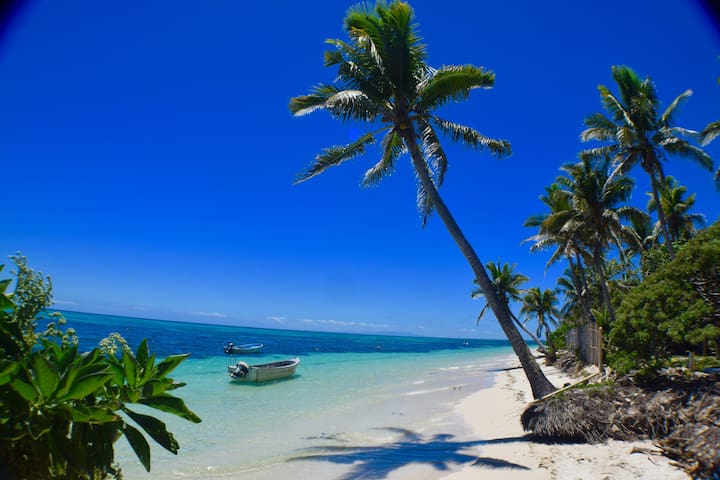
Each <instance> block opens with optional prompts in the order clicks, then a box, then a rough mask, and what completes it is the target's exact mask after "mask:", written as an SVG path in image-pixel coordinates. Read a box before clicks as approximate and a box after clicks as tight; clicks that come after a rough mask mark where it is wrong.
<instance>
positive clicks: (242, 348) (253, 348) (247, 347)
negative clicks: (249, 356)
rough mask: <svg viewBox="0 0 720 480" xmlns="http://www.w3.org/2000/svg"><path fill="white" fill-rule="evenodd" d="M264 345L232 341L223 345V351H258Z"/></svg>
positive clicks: (230, 352) (229, 352)
mask: <svg viewBox="0 0 720 480" xmlns="http://www.w3.org/2000/svg"><path fill="white" fill-rule="evenodd" d="M263 347H264V345H263V344H262V343H246V344H244V345H235V344H234V343H233V342H230V343H228V344H227V345H225V348H224V350H225V353H228V354H232V353H260V351H261V350H262V349H263Z"/></svg>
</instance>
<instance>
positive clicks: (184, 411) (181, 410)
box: [139, 395, 202, 423]
mask: <svg viewBox="0 0 720 480" xmlns="http://www.w3.org/2000/svg"><path fill="white" fill-rule="evenodd" d="M139 403H142V404H143V405H147V406H148V407H152V408H155V409H157V410H162V411H163V412H168V413H172V414H173V415H177V416H178V417H182V418H184V419H186V420H190V421H191V422H194V423H200V422H201V421H202V420H201V419H200V417H198V416H197V415H196V414H195V413H193V412H192V411H191V410H190V409H189V408H187V406H185V402H184V401H183V400H182V399H181V398H177V397H173V396H172V395H158V396H156V397H151V398H142V399H140V402H139Z"/></svg>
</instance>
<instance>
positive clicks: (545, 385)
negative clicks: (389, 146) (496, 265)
mask: <svg viewBox="0 0 720 480" xmlns="http://www.w3.org/2000/svg"><path fill="white" fill-rule="evenodd" d="M400 135H401V136H402V137H403V140H404V141H405V145H406V146H407V148H408V151H409V152H410V157H411V158H412V163H413V166H414V167H415V171H416V172H417V174H418V177H419V178H420V182H421V184H422V187H423V188H424V189H425V193H426V194H427V195H428V198H429V199H430V202H432V206H433V207H434V208H435V211H436V212H437V213H438V215H439V216H440V218H441V219H442V221H443V223H444V224H445V227H446V228H447V230H448V232H449V233H450V235H451V236H452V238H453V240H455V243H456V244H457V246H458V248H459V249H460V251H461V252H462V254H463V255H464V256H465V258H466V259H467V261H468V263H469V264H470V268H472V270H473V273H474V274H475V277H476V278H477V282H478V285H480V288H481V289H482V291H483V295H485V299H486V300H487V302H488V304H489V305H490V308H491V309H492V311H493V313H494V314H495V318H497V320H498V323H500V327H501V328H502V329H503V332H504V333H505V336H506V337H507V339H508V340H509V341H510V345H511V346H512V348H513V350H514V351H515V354H516V355H517V357H518V359H519V360H520V364H521V365H522V368H523V371H524V372H525V376H526V377H527V379H528V381H529V382H530V388H531V390H532V394H533V397H534V398H536V399H537V398H540V397H543V396H545V395H547V394H549V393H552V392H553V391H555V386H554V385H553V384H552V383H550V381H549V380H548V379H547V377H545V374H543V372H542V370H541V369H540V366H539V365H538V364H537V362H536V361H535V357H533V356H532V354H531V353H530V349H529V348H528V346H527V344H526V343H525V341H524V340H523V338H522V336H521V335H520V333H519V332H518V331H517V328H515V325H514V324H513V321H512V317H511V312H510V309H509V308H508V306H507V305H505V304H504V303H503V302H502V301H500V299H499V298H498V296H497V293H496V292H495V289H494V288H493V285H492V282H491V281H490V278H489V277H488V275H487V272H486V271H485V267H484V266H483V264H482V262H480V259H479V258H478V256H477V254H476V253H475V250H474V249H473V248H472V246H471V245H470V243H469V242H468V241H467V239H466V238H465V235H464V234H463V233H462V231H461V230H460V227H459V226H458V224H457V223H456V222H455V219H454V218H453V216H452V214H451V213H450V210H448V208H447V206H446V205H445V202H443V200H442V198H440V194H439V193H438V191H437V188H435V184H434V183H433V181H432V179H431V178H430V174H429V172H428V170H427V165H426V164H425V160H424V158H423V154H422V152H421V151H420V148H419V147H418V145H417V142H416V141H415V132H414V131H413V130H412V129H411V128H409V127H408V128H405V129H403V130H402V131H401V132H400Z"/></svg>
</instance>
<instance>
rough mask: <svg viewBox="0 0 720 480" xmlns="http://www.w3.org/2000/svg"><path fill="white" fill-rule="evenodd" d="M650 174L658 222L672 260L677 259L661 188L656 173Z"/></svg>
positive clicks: (651, 163)
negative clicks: (661, 199) (664, 209)
mask: <svg viewBox="0 0 720 480" xmlns="http://www.w3.org/2000/svg"><path fill="white" fill-rule="evenodd" d="M655 163H656V162H646V164H648V165H654V164H655ZM648 173H649V174H650V184H651V185H652V195H653V200H655V205H656V206H657V208H656V209H655V210H656V211H657V214H658V221H659V222H660V228H661V229H662V232H663V238H665V245H666V246H667V249H668V253H669V254H670V259H671V260H672V259H674V258H675V249H674V248H673V244H672V239H671V238H670V233H669V232H668V225H667V219H666V218H665V212H664V211H663V208H662V203H660V187H659V185H658V181H657V177H656V176H655V172H653V171H652V169H650V170H649V171H648Z"/></svg>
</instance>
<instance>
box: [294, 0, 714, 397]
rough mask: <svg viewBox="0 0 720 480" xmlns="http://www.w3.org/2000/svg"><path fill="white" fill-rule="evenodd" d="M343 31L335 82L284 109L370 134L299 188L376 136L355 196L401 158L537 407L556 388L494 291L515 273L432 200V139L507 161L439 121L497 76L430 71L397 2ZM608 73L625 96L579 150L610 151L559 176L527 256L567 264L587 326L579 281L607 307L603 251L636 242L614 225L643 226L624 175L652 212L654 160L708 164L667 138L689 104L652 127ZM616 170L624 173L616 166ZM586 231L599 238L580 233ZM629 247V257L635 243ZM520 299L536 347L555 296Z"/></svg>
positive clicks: (440, 160) (498, 147) (598, 120)
mask: <svg viewBox="0 0 720 480" xmlns="http://www.w3.org/2000/svg"><path fill="white" fill-rule="evenodd" d="M344 29H345V31H346V33H347V35H348V39H349V40H348V41H344V40H339V39H332V40H328V41H327V43H328V44H329V45H330V46H331V47H332V48H333V49H332V50H330V51H327V52H325V66H327V67H333V68H336V69H337V77H336V80H335V82H333V83H331V84H319V85H316V86H315V87H314V88H313V89H312V91H311V92H310V93H309V94H307V95H301V96H298V97H295V98H292V99H291V100H290V104H289V108H290V111H291V112H292V113H293V114H294V115H298V116H299V115H305V114H308V113H311V112H314V111H317V110H325V111H327V112H329V113H330V115H331V116H333V117H334V118H337V119H339V120H341V121H345V122H347V121H353V122H360V123H364V124H367V125H368V126H369V130H368V131H367V132H366V133H364V134H362V135H360V136H359V137H358V138H357V139H356V140H355V141H353V142H351V143H349V144H346V145H339V146H338V145H336V146H332V147H329V148H326V149H324V150H323V151H322V152H321V153H320V154H318V155H317V156H316V157H315V161H314V162H312V163H311V165H310V166H309V167H308V168H307V169H306V170H305V171H303V172H301V173H300V174H299V175H298V177H297V182H303V181H305V180H308V179H310V178H312V177H314V176H316V175H318V174H320V173H322V172H324V171H325V170H327V169H329V168H330V167H333V166H337V165H340V164H341V163H343V162H345V161H347V160H349V159H352V158H355V157H357V156H360V155H363V154H364V153H365V152H366V149H367V147H368V146H369V145H370V144H373V143H376V141H377V140H376V137H377V136H380V135H381V139H380V145H381V150H382V151H381V155H380V159H379V161H377V163H375V164H374V165H373V166H371V167H370V168H369V169H368V170H367V171H366V173H365V175H364V176H363V179H362V184H363V185H371V184H375V183H377V182H379V181H380V180H381V179H382V178H384V177H385V176H386V175H388V174H390V173H391V172H392V171H393V169H394V165H395V162H396V161H397V160H398V159H399V158H400V157H401V156H403V155H405V154H409V157H410V161H411V163H412V165H413V168H414V171H415V174H416V180H417V192H418V193H417V205H418V209H419V211H420V213H421V216H422V221H423V224H424V223H425V221H426V220H427V218H428V216H429V215H430V214H431V213H432V212H436V213H437V214H438V216H439V217H440V219H441V220H442V221H443V223H444V225H445V226H446V228H447V230H448V232H449V233H450V235H451V236H452V238H453V240H454V241H455V243H456V244H457V246H458V248H459V249H460V251H461V252H462V254H463V255H464V256H465V258H466V259H467V261H468V263H469V265H470V267H471V269H472V271H473V274H474V276H475V283H476V285H477V286H478V287H479V290H478V291H477V293H476V295H482V296H483V297H484V299H485V301H486V302H487V305H486V306H485V307H484V308H483V313H484V312H485V311H487V309H490V310H492V312H493V314H494V316H495V318H496V319H497V320H498V323H499V324H500V326H501V328H502V329H503V332H504V333H505V335H506V336H507V338H508V340H509V341H510V344H511V346H512V347H513V349H514V351H515V353H516V355H517V356H518V359H519V360H520V363H521V365H522V367H523V370H524V372H525V374H526V376H527V378H528V380H529V382H530V386H531V390H532V393H533V395H534V397H535V398H539V397H541V396H543V395H546V394H548V393H550V392H552V391H554V390H555V387H554V386H553V385H552V383H550V381H548V379H547V378H546V377H545V375H544V374H543V372H542V370H541V369H540V367H539V366H538V364H537V362H536V361H535V358H534V357H533V356H532V354H531V352H530V350H529V348H528V346H527V344H526V343H525V341H524V339H523V337H522V336H521V334H520V333H519V331H518V325H522V323H521V322H519V321H518V320H517V318H516V317H515V315H513V313H512V312H511V310H510V306H509V303H510V301H511V300H515V298H514V295H516V294H515V293H513V291H512V288H516V287H510V288H505V287H502V288H501V287H500V283H501V282H502V280H501V279H500V278H499V277H501V276H502V275H504V274H505V273H508V270H509V273H510V274H511V273H512V268H509V267H507V268H506V266H500V265H493V264H488V269H490V270H491V273H492V275H488V272H487V270H486V269H485V266H484V265H483V263H482V262H481V261H480V259H479V258H478V255H477V254H476V252H475V250H474V249H473V247H472V246H471V244H470V242H469V241H468V240H467V238H466V237H465V235H464V234H463V232H462V230H461V229H460V227H459V226H458V224H457V223H456V221H455V219H454V218H453V216H452V214H451V213H450V210H449V209H448V207H447V206H446V204H445V202H444V201H443V199H442V198H441V197H440V194H439V191H438V189H439V187H440V186H441V185H442V183H443V179H444V176H445V172H446V169H447V157H446V154H445V151H444V149H443V147H442V145H441V143H440V135H444V136H445V137H448V138H449V139H450V140H452V141H455V142H460V143H462V144H465V145H467V146H469V147H471V148H474V149H476V150H484V151H488V152H490V153H492V154H493V155H495V156H498V157H500V156H504V155H509V154H510V152H511V149H510V143H509V142H508V141H507V140H497V139H492V138H488V137H486V136H485V135H483V134H481V133H480V132H478V131H477V130H475V129H473V128H471V127H468V126H465V125H460V124H457V123H455V122H452V121H450V120H447V119H445V118H443V117H441V116H439V115H438V113H437V111H438V109H439V108H440V107H442V106H443V105H445V104H447V103H449V102H458V101H461V100H466V99H468V97H469V94H470V92H471V90H474V89H479V88H482V89H488V88H490V87H492V86H493V83H494V80H495V75H494V74H493V72H491V71H489V70H487V69H485V68H482V67H476V66H473V65H461V66H444V67H441V68H439V69H435V68H432V67H430V66H428V65H427V64H426V63H425V59H426V49H425V45H424V44H422V43H421V40H420V37H419V35H418V33H417V24H416V22H415V18H414V14H413V10H412V8H411V7H410V6H409V5H408V4H407V3H404V2H401V1H393V2H391V3H384V2H379V3H378V4H377V5H376V6H375V7H374V8H373V7H370V6H368V5H365V4H359V5H356V6H354V7H352V8H351V9H350V10H349V11H348V13H347V15H346V17H345V20H344ZM613 73H614V75H615V74H617V75H621V76H623V78H624V79H625V80H624V81H623V87H627V90H622V92H623V93H622V95H621V98H620V99H616V98H615V97H614V96H613V95H612V94H611V93H610V92H609V90H607V89H604V90H603V89H601V94H602V95H603V97H602V98H603V105H604V106H605V107H606V109H607V110H608V111H609V112H610V117H609V118H608V117H605V116H603V115H600V114H597V115H594V116H591V117H589V118H588V119H587V121H586V123H587V125H588V129H587V130H586V131H585V132H584V133H583V138H584V139H586V140H603V141H609V142H610V143H609V144H608V145H605V146H602V147H598V148H595V149H592V150H588V151H587V152H584V154H583V157H582V158H583V160H582V163H581V164H579V165H568V166H566V167H563V168H564V172H566V174H567V176H566V177H563V178H564V180H560V179H559V180H558V183H557V185H553V186H552V187H550V188H549V189H548V192H547V196H546V197H544V201H545V203H546V204H547V205H548V206H549V207H550V209H551V211H550V213H548V214H547V215H543V216H540V217H537V218H536V219H534V220H532V222H531V224H533V225H535V226H538V227H539V228H540V231H539V233H538V235H537V236H536V237H535V244H534V246H533V248H536V249H540V248H544V247H545V246H549V245H554V246H555V247H556V252H555V253H554V254H553V261H554V260H557V259H560V258H567V259H568V261H569V263H570V266H571V267H570V270H571V273H572V275H571V276H572V282H571V284H572V285H573V286H574V288H575V289H576V291H577V292H578V293H577V301H578V304H579V305H584V306H586V307H587V309H588V313H589V315H592V310H591V305H590V304H588V305H585V303H586V301H587V300H588V292H589V290H590V289H589V287H588V285H589V282H590V280H591V277H590V276H589V275H587V274H585V273H583V270H584V269H585V268H586V265H590V266H592V268H593V272H594V273H595V274H597V275H599V276H600V277H601V279H602V282H601V284H602V285H605V286H604V287H603V292H602V293H603V297H604V298H605V301H606V304H607V305H610V304H611V301H610V300H611V293H610V292H609V288H608V287H607V279H608V276H609V272H608V268H607V267H606V265H605V259H606V253H607V250H608V248H609V246H610V245H620V244H621V243H620V242H622V241H629V240H628V239H631V238H632V234H631V232H630V230H629V228H628V227H627V226H625V225H624V224H623V223H622V222H621V220H622V219H626V218H628V219H631V220H632V219H636V220H637V221H641V218H642V215H640V213H639V212H636V211H635V210H633V209H631V208H630V207H622V206H618V203H619V202H622V201H624V200H626V199H627V197H628V196H629V189H630V188H631V186H632V181H631V180H630V179H629V178H628V177H626V176H625V175H624V174H625V173H627V171H628V170H629V169H630V168H631V167H632V166H633V165H635V164H637V163H639V164H640V165H642V167H643V168H644V169H646V171H648V173H649V174H650V175H651V178H652V179H653V192H654V198H655V204H656V205H662V201H661V197H660V192H661V191H662V188H661V187H662V185H665V182H666V180H665V177H664V175H663V171H662V168H661V164H660V161H661V160H662V155H661V154H662V152H667V153H680V154H683V155H689V156H691V157H693V158H697V159H699V161H700V163H701V164H702V165H704V166H709V167H710V168H711V167H712V161H711V160H710V158H709V157H708V156H707V155H706V154H704V152H702V150H701V149H700V148H699V147H695V146H693V145H691V144H690V143H688V142H686V141H685V140H683V139H681V138H680V135H681V134H684V133H689V132H683V131H681V130H680V129H677V128H675V127H672V126H671V124H672V112H673V110H674V108H675V107H676V106H677V104H679V103H680V102H681V101H682V100H684V98H686V97H687V96H688V95H689V93H688V92H686V93H685V94H683V95H682V96H681V97H682V98H680V97H679V98H678V99H676V101H675V102H673V104H672V105H671V108H670V109H668V110H667V111H666V113H665V114H663V115H662V116H661V117H658V115H656V111H655V109H656V107H657V98H656V97H655V95H654V89H653V87H652V83H651V82H649V81H639V80H638V82H637V83H634V82H635V80H636V78H635V77H634V74H632V71H631V70H629V69H626V68H619V69H615V70H613ZM618 78H619V77H618ZM636 90H637V91H636ZM643 95H644V97H643ZM636 99H640V103H639V104H637V105H636V104H635V103H633V102H635V101H636ZM638 110H639V112H638ZM618 159H622V160H623V161H622V162H619V163H618V162H617V161H618ZM603 162H604V163H603ZM613 162H615V163H617V167H616V168H615V169H614V171H607V167H609V166H610V165H611V164H613V165H614V164H615V163H613ZM602 165H604V166H605V168H606V171H605V172H604V174H603V175H604V176H597V175H596V174H599V172H600V171H601V169H600V168H599V166H602ZM581 196H586V197H587V200H588V202H587V204H583V203H582V201H581ZM590 201H592V202H593V203H590ZM598 202H599V203H598ZM661 210H662V209H658V212H660V211H661ZM660 217H661V225H662V229H663V238H665V239H666V240H667V239H668V238H669V233H667V232H668V222H667V220H666V218H667V216H663V215H660ZM591 229H594V232H595V233H587V232H590V231H591ZM665 243H667V244H669V243H670V242H667V241H666V242H665ZM629 244H632V245H633V246H634V247H635V243H633V242H630V243H629ZM629 244H628V245H629ZM494 270H498V272H495V271H494ZM496 273H500V275H496ZM515 281H517V279H515V280H513V282H515ZM511 283H512V282H511ZM523 298H524V300H523V302H524V303H523V307H522V310H521V313H522V314H523V315H524V316H525V317H526V319H527V318H528V317H534V318H537V319H538V329H537V330H536V333H537V335H535V336H536V337H540V336H541V334H542V333H543V331H545V332H546V333H547V331H549V327H550V325H551V324H553V323H554V322H556V319H557V318H558V313H557V309H556V308H555V306H554V305H555V303H556V301H557V298H556V295H555V292H553V291H548V290H546V291H544V292H541V291H540V290H539V289H531V290H529V291H528V292H526V293H525V295H524V297H523ZM568 298H569V297H568ZM610 311H612V309H611V308H610ZM539 343H541V342H539Z"/></svg>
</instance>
